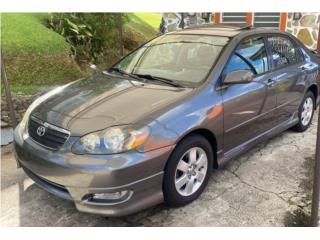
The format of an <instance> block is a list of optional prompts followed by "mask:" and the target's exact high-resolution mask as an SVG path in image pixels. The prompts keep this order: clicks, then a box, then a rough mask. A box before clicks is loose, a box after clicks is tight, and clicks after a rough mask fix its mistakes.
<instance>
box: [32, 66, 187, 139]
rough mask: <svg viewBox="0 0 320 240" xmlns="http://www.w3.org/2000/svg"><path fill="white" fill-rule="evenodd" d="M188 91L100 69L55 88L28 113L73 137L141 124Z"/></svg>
mask: <svg viewBox="0 0 320 240" xmlns="http://www.w3.org/2000/svg"><path fill="white" fill-rule="evenodd" d="M191 91H192V89H190V88H175V87H171V86H167V85H158V84H153V83H150V82H148V83H142V82H139V81H133V80H130V79H129V78H124V77H121V76H117V75H111V74H109V73H106V72H102V73H99V74H97V75H95V76H93V77H90V78H87V79H83V80H78V81H75V82H73V83H71V84H69V85H66V86H65V87H62V88H61V89H60V90H58V91H55V93H54V94H51V96H50V97H48V98H47V99H45V100H44V101H43V102H41V104H39V106H37V107H36V108H35V109H34V110H33V112H32V115H33V116H36V117H38V118H40V119H41V120H43V121H46V122H48V123H51V124H54V125H56V126H59V127H62V128H65V129H68V130H70V131H71V134H72V135H74V136H76V135H83V134H85V133H88V132H92V131H96V130H100V129H104V128H106V127H109V126H114V125H122V124H134V123H139V124H141V123H143V122H144V121H146V120H150V119H153V117H155V115H156V113H157V111H159V110H161V109H163V108H164V107H166V106H168V105H169V104H171V103H173V102H175V101H178V100H179V99H181V98H182V97H184V96H186V95H187V94H188V93H190V92H191Z"/></svg>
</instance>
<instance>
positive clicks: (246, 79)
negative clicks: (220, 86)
mask: <svg viewBox="0 0 320 240" xmlns="http://www.w3.org/2000/svg"><path fill="white" fill-rule="evenodd" d="M253 77H254V74H253V72H252V71H250V70H237V71H233V72H230V73H228V74H226V75H224V76H223V83H224V84H226V85H228V84H238V83H250V82H252V80H253Z"/></svg>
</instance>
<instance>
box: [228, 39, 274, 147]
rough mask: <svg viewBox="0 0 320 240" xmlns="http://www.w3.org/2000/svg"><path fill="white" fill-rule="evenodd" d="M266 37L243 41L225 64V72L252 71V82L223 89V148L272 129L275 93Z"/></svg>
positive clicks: (236, 144)
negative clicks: (271, 82) (271, 80)
mask: <svg viewBox="0 0 320 240" xmlns="http://www.w3.org/2000/svg"><path fill="white" fill-rule="evenodd" d="M265 45H266V44H265V39H264V37H263V36H254V37H249V38H246V39H244V40H243V41H241V42H240V44H239V45H238V47H237V48H236V50H235V51H234V54H233V55H232V56H231V58H230V60H229V61H228V63H227V64H226V67H225V69H224V72H223V75H225V74H228V73H230V72H232V71H236V70H251V71H252V72H253V73H254V74H255V77H254V79H253V81H252V82H250V83H245V84H232V85H229V86H227V87H226V88H224V90H223V92H222V97H223V101H224V149H225V151H228V150H230V149H232V148H234V147H237V146H239V145H241V144H242V143H245V142H246V141H249V140H251V139H253V138H254V137H256V136H257V135H259V134H261V133H262V132H265V131H267V130H268V129H270V128H272V127H273V125H274V116H275V115H274V110H275V107H276V92H275V89H274V86H273V84H270V83H269V82H268V79H270V72H269V69H270V67H269V65H270V63H269V61H268V58H267V51H266V47H265Z"/></svg>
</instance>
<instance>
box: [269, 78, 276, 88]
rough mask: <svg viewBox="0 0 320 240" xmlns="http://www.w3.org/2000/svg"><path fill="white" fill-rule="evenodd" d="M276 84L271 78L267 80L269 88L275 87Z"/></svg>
mask: <svg viewBox="0 0 320 240" xmlns="http://www.w3.org/2000/svg"><path fill="white" fill-rule="evenodd" d="M274 83H275V81H274V80H273V79H271V78H270V79H268V80H267V85H268V87H273V85H274Z"/></svg>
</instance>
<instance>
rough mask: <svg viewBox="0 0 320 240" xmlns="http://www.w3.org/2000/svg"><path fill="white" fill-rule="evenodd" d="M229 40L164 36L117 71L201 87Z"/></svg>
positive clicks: (127, 60)
mask: <svg viewBox="0 0 320 240" xmlns="http://www.w3.org/2000/svg"><path fill="white" fill-rule="evenodd" d="M228 40H229V38H227V37H220V36H206V35H183V34H180V35H178V34H177V35H176V34H171V35H164V36H160V37H158V38H156V39H154V40H152V41H151V42H148V43H147V44H145V45H144V46H142V47H140V48H139V49H137V50H136V51H134V52H132V53H131V54H129V55H128V56H127V57H125V58H124V59H122V60H121V61H120V62H119V63H118V64H116V65H115V66H114V67H115V68H119V69H120V70H121V71H123V72H126V73H129V74H138V75H151V76H154V77H159V78H165V79H170V80H173V81H176V82H185V83H193V84H194V83H199V82H201V81H203V80H204V78H205V77H206V75H207V74H208V73H209V71H210V69H211V67H212V65H213V63H214V62H215V60H216V59H217V57H218V56H219V54H220V52H221V50H222V48H223V46H224V45H226V44H227V42H228Z"/></svg>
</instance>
